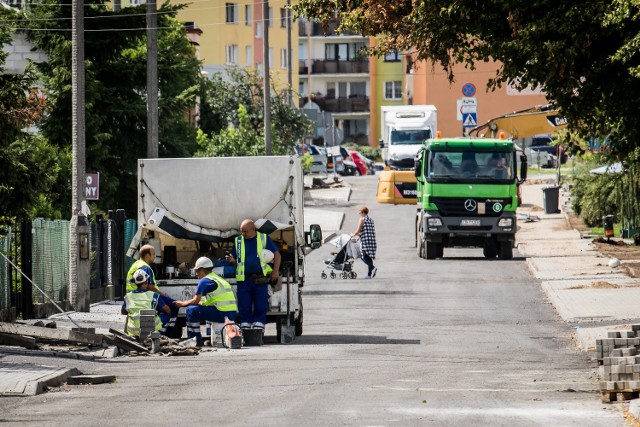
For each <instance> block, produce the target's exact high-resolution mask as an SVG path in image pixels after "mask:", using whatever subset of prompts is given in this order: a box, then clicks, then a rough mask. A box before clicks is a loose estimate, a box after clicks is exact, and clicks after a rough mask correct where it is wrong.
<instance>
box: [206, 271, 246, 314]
mask: <svg viewBox="0 0 640 427" xmlns="http://www.w3.org/2000/svg"><path fill="white" fill-rule="evenodd" d="M206 278H207V279H210V280H212V281H213V282H215V284H216V285H218V287H217V288H216V290H215V291H213V292H209V293H208V294H206V295H203V299H202V300H200V305H204V306H207V307H208V306H214V307H215V308H217V309H218V310H219V311H238V306H237V305H236V296H235V294H234V293H233V289H232V288H231V285H230V284H229V282H227V281H226V280H224V279H223V278H222V277H220V276H218V275H217V274H216V273H213V272H212V273H209V274H207V275H206Z"/></svg>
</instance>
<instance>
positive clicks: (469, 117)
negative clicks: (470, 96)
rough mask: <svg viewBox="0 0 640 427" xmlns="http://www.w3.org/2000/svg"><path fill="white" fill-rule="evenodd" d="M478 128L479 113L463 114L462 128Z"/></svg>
mask: <svg viewBox="0 0 640 427" xmlns="http://www.w3.org/2000/svg"><path fill="white" fill-rule="evenodd" d="M476 126H478V114H477V113H462V127H463V128H474V127H476Z"/></svg>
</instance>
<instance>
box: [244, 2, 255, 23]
mask: <svg viewBox="0 0 640 427" xmlns="http://www.w3.org/2000/svg"><path fill="white" fill-rule="evenodd" d="M252 7H253V5H249V4H247V5H245V6H244V25H251V24H252V23H253V19H251V8H252Z"/></svg>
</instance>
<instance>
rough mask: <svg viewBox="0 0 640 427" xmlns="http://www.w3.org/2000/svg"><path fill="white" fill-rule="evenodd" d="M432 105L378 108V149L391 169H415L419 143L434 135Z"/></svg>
mask: <svg viewBox="0 0 640 427" xmlns="http://www.w3.org/2000/svg"><path fill="white" fill-rule="evenodd" d="M437 112H438V111H437V109H436V107H435V105H393V106H382V107H380V113H381V114H380V118H381V120H380V123H381V127H382V131H381V134H380V135H381V138H382V139H381V141H380V148H381V149H382V159H383V160H384V163H385V165H386V166H389V167H390V168H391V169H394V170H409V169H413V167H414V160H415V157H416V154H417V153H418V151H419V150H420V148H422V143H423V142H424V141H425V140H427V139H429V138H434V137H435V136H436V131H437V123H438V122H437Z"/></svg>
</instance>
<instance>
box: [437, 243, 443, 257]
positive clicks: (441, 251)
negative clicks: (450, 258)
mask: <svg viewBox="0 0 640 427" xmlns="http://www.w3.org/2000/svg"><path fill="white" fill-rule="evenodd" d="M437 247H438V251H437V252H438V253H437V254H436V255H437V257H438V258H444V245H443V244H442V243H438V246H437Z"/></svg>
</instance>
